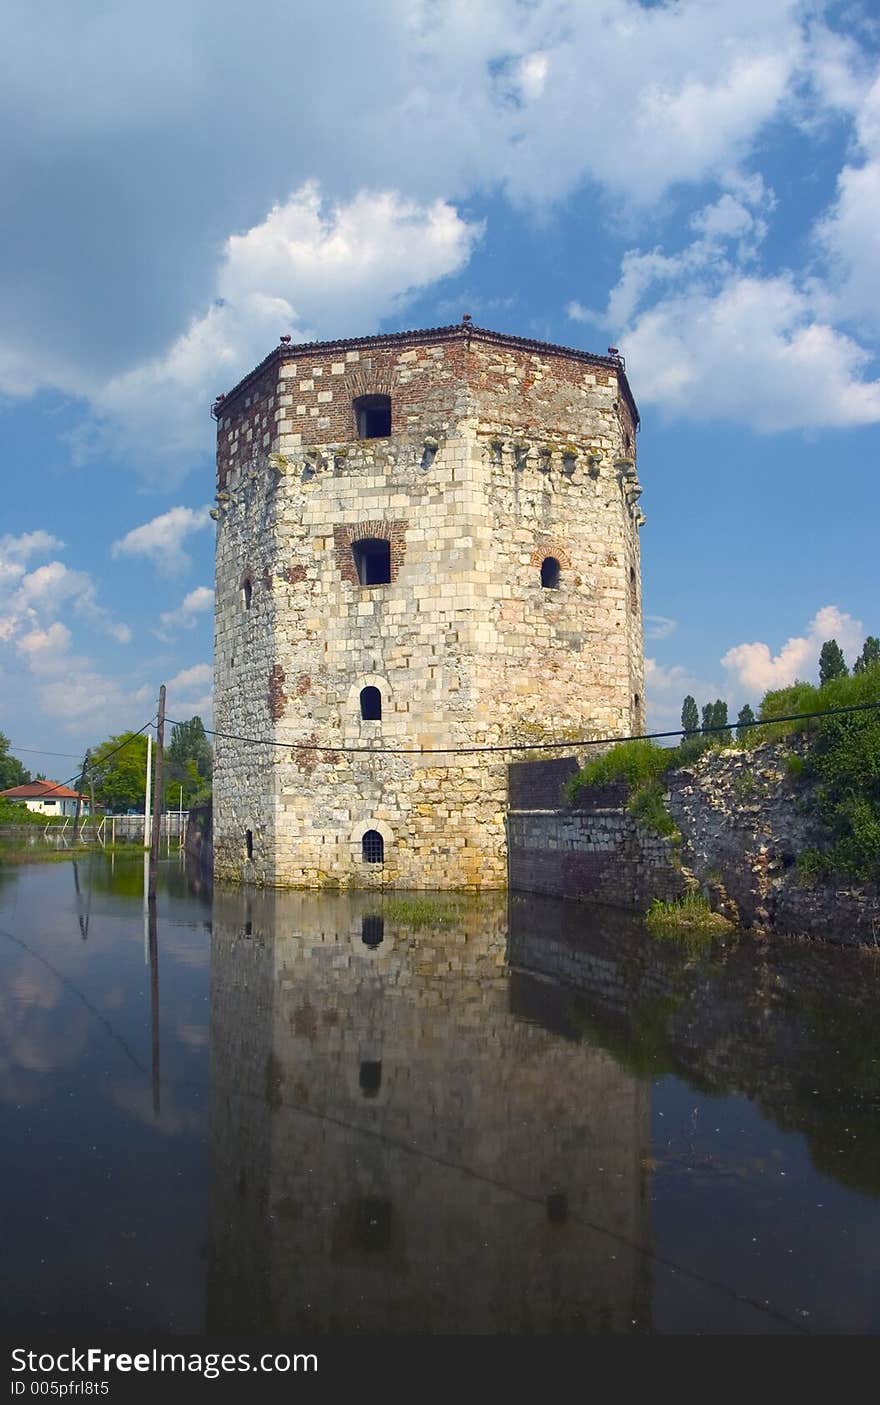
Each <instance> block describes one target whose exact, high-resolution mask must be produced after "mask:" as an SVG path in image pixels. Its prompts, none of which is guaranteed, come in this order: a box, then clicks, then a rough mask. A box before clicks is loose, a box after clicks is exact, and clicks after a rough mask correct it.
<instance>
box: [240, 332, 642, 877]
mask: <svg viewBox="0 0 880 1405" xmlns="http://www.w3.org/2000/svg"><path fill="white" fill-rule="evenodd" d="M383 393H384V394H389V395H390V397H391V410H392V423H391V430H392V432H391V435H390V437H388V438H378V439H368V440H358V439H356V438H355V437H354V435H355V432H356V431H355V423H354V413H353V409H352V403H353V400H354V399H356V398H357V397H358V396H359V395H363V394H383ZM216 413H217V416H218V453H217V471H218V472H217V478H218V493H217V506H216V508H215V514H216V517H217V552H216V630H215V709H216V725H217V728H218V730H219V731H220V732H229V733H234V734H236V735H238V736H244V737H249V738H256V739H258V741H257V742H256V743H254V742H247V743H244V742H238V741H234V740H231V739H227V740H224V739H223V738H220V739H218V744H217V748H216V760H215V773H214V805H215V810H214V831H215V864H216V872H217V876H218V877H225V878H229V879H234V880H238V881H244V882H248V883H258V884H270V885H279V886H286V885H291V886H304V887H318V888H338V887H347V886H366V887H386V886H388V887H401V888H479V887H490V888H491V887H503V886H504V885H505V883H506V878H507V851H506V833H505V823H504V813H505V808H506V766H505V762H506V760H507V759H508V757H507V756H506V755H504V753H503V752H502V753H501V754H500V755H498V756H497V758H496V757H495V756H494V755H491V754H480V753H478V752H471V753H468V752H464V753H459V754H453V752H452V751H445V750H444V749H446V748H449V749H454V748H461V747H492V746H497V747H504V746H505V745H509V744H511V743H517V744H522V743H528V742H532V743H534V742H543V741H546V740H549V739H558V738H560V737H562V738H564V737H566V736H572V737H573V736H584V735H611V736H622V735H626V734H627V733H628V732H630V731H633V730H635V731H638V730H641V728H642V725H643V720H644V704H643V695H644V686H643V657H642V606H641V589H640V579H641V573H640V562H639V540H638V534H639V527H640V525H641V523H642V522H643V520H644V519H643V517H642V514H641V511H640V509H639V507H638V498H639V495H640V492H641V488H640V485H639V483H638V479H637V476H636V468H635V458H634V455H635V427H636V422H637V421H636V412H635V406H634V404H633V402H632V398H631V395H630V392H629V387H628V385H627V382H626V377H625V375H624V373H623V370H622V366H621V365H620V363H618V362H616V361H612V360H610V359H609V358H603V357H595V356H589V355H587V354H585V353H581V352H571V351H567V350H565V349H564V348H553V347H546V346H542V345H541V344H539V343H531V342H527V341H524V340H522V339H519V338H514V337H501V336H497V335H495V334H492V333H488V332H483V331H480V330H479V329H476V328H472V327H469V326H468V327H456V328H446V329H443V328H441V329H439V330H438V331H436V332H425V333H407V334H402V335H400V336H395V337H375V338H367V339H362V340H360V341H357V342H339V343H332V344H323V345H316V346H312V347H293V346H282V347H280V348H278V350H277V351H276V352H273V353H272V354H271V355H270V356H269V357H268V358H267V360H266V362H264V363H263V365H262V366H260V367H258V368H257V370H256V371H255V372H254V373H253V374H252V375H251V376H249V377H247V378H246V380H245V381H244V382H242V383H241V385H240V386H238V387H237V388H236V389H235V390H234V391H233V392H231V393H230V394H229V395H228V396H226V397H225V398H223V399H222V400H221V401H219V402H218V403H217V406H216ZM365 536H372V537H376V536H379V537H385V538H386V539H387V540H389V541H390V543H391V562H392V580H391V582H390V583H388V584H385V585H376V586H361V585H360V583H359V581H358V579H357V574H356V571H355V568H354V561H353V557H352V554H351V545H352V543H353V542H354V541H356V540H357V539H358V538H359V537H365ZM545 556H554V557H555V558H556V559H557V560H558V561H559V563H560V566H561V578H560V582H559V586H558V588H555V589H554V588H545V587H542V585H541V579H540V563H541V561H542V560H543V559H544V558H545ZM245 579H246V580H248V581H249V582H250V591H249V594H247V597H246V592H245V590H244V587H243V584H242V582H243V580H245ZM302 678H308V679H309V680H310V684H309V687H308V689H306V688H304V687H303V688H298V687H296V686H295V684H294V682H293V680H296V679H302ZM279 680H287V681H286V682H282V681H279ZM365 687H375V688H377V689H378V691H379V693H380V695H381V699H382V717H381V720H380V721H370V720H365V719H363V718H362V717H361V715H360V703H359V699H360V693H361V690H362V689H363V688H365ZM286 743H289V744H290V745H289V746H288V745H285V744H286ZM355 748H360V750H355ZM387 748H402V749H417V750H419V751H420V752H421V754H417V755H403V754H398V755H388V754H386V755H379V754H378V753H379V752H381V751H382V750H383V749H387ZM371 752H376V753H377V754H376V755H371V754H370V753H371ZM371 829H372V830H377V831H378V832H379V833H380V834H382V836H383V839H384V844H385V860H384V863H382V864H368V863H365V862H364V861H363V858H362V839H363V835H364V833H365V832H366V831H367V830H371ZM248 830H250V831H251V833H252V836H253V857H252V858H250V859H249V858H248V857H247V853H246V849H245V833H246V831H248Z"/></svg>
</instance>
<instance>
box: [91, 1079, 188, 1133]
mask: <svg viewBox="0 0 880 1405" xmlns="http://www.w3.org/2000/svg"><path fill="white" fill-rule="evenodd" d="M110 1097H111V1100H112V1102H113V1104H114V1106H115V1107H118V1108H119V1109H120V1111H122V1112H125V1113H127V1114H128V1115H129V1116H130V1117H134V1118H135V1119H136V1120H137V1121H138V1122H146V1123H147V1124H148V1126H150V1127H152V1128H153V1130H154V1131H157V1132H165V1133H166V1134H167V1135H168V1136H177V1135H178V1134H179V1133H181V1132H195V1133H197V1134H199V1135H201V1134H203V1133H204V1117H203V1115H202V1113H201V1112H200V1111H199V1110H198V1109H192V1110H191V1109H188V1108H180V1107H177V1106H175V1096H174V1089H173V1086H169V1085H167V1084H165V1083H163V1084H162V1085H161V1110H160V1112H159V1115H158V1117H157V1116H156V1113H155V1112H154V1110H153V1090H152V1088H151V1086H150V1084H149V1083H147V1082H144V1083H131V1082H128V1083H117V1084H116V1086H115V1087H114V1088H112V1089H111V1090H110Z"/></svg>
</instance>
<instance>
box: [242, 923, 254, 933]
mask: <svg viewBox="0 0 880 1405" xmlns="http://www.w3.org/2000/svg"><path fill="white" fill-rule="evenodd" d="M244 934H245V936H246V937H252V936H253V935H254V924H253V922H251V921H247V922H245V924H244Z"/></svg>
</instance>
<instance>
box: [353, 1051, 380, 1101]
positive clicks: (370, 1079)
mask: <svg viewBox="0 0 880 1405" xmlns="http://www.w3.org/2000/svg"><path fill="white" fill-rule="evenodd" d="M358 1081H359V1082H360V1085H361V1092H362V1093H363V1095H364V1097H365V1098H374V1097H375V1096H376V1094H377V1093H378V1091H379V1089H380V1088H381V1087H382V1060H381V1059H364V1061H363V1063H362V1064H361V1071H360V1078H359V1080H358Z"/></svg>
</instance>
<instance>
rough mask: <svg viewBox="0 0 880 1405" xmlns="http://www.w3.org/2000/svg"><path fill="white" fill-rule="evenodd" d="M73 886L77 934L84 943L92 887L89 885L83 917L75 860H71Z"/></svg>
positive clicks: (87, 931)
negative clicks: (74, 890) (77, 926)
mask: <svg viewBox="0 0 880 1405" xmlns="http://www.w3.org/2000/svg"><path fill="white" fill-rule="evenodd" d="M73 886H74V887H75V888H76V915H77V918H78V919H79V934H80V936H81V937H82V939H83V941H84V942H86V941H88V939H89V914H90V912H91V907H92V885H91V883H90V884H89V895H88V900H87V902H86V910H85V915H83V912H82V909H81V902H82V891H81V889H80V886H79V866H78V864H77V862H76V859H74V860H73Z"/></svg>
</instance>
